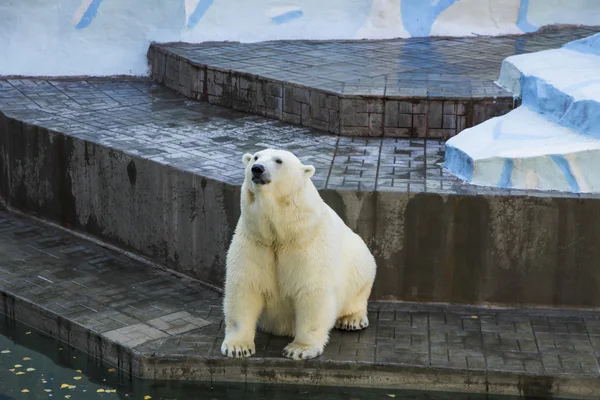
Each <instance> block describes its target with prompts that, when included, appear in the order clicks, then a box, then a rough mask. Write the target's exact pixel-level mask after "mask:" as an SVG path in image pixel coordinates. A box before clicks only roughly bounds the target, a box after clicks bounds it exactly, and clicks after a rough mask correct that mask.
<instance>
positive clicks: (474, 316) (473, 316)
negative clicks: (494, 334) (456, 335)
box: [471, 315, 479, 319]
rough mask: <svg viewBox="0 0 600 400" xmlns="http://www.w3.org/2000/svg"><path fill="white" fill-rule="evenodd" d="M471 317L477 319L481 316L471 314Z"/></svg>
mask: <svg viewBox="0 0 600 400" xmlns="http://www.w3.org/2000/svg"><path fill="white" fill-rule="evenodd" d="M471 318H473V319H477V318H479V317H478V316H477V315H471Z"/></svg>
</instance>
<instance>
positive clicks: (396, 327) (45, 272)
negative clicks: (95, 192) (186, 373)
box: [0, 210, 600, 383]
mask: <svg viewBox="0 0 600 400" xmlns="http://www.w3.org/2000/svg"><path fill="white" fill-rule="evenodd" d="M0 292H1V293H2V296H1V297H0V303H2V304H0V305H2V306H3V307H2V308H0V312H3V313H7V314H9V315H11V316H12V317H14V318H17V319H21V318H23V317H26V315H27V312H28V311H27V310H28V309H21V310H20V314H19V312H15V309H14V302H15V301H16V300H19V301H21V302H24V303H26V304H28V305H29V306H28V307H37V309H39V310H42V311H39V312H41V314H40V315H43V316H44V317H43V318H39V319H33V320H32V321H33V322H32V321H30V322H29V323H30V324H32V325H34V327H35V328H38V329H46V330H47V331H54V329H59V330H60V329H61V328H60V325H61V324H62V326H63V329H64V326H65V322H62V323H61V322H60V321H59V320H60V319H61V318H62V320H63V321H68V324H70V325H72V326H77V327H80V328H81V329H83V330H84V331H85V332H88V333H87V336H88V347H87V348H86V347H85V345H84V346H83V350H87V351H90V348H89V346H90V344H89V343H96V342H95V340H91V339H90V335H96V336H97V337H99V338H101V340H103V341H106V342H109V343H114V344H117V345H118V346H120V349H121V350H120V354H122V353H123V352H128V351H129V352H132V353H131V354H133V355H132V357H135V355H136V354H138V355H140V354H142V355H143V354H146V355H151V358H152V359H153V360H154V362H157V363H158V365H159V366H160V365H161V362H162V361H161V360H163V359H164V360H165V361H164V362H165V365H166V364H167V363H168V362H170V363H175V364H176V365H179V367H180V368H183V367H182V366H185V368H192V367H193V365H195V364H194V362H196V361H193V360H199V359H203V360H213V361H211V363H212V364H210V365H212V367H215V365H219V364H218V363H220V362H223V363H224V364H222V365H221V367H222V368H224V369H225V371H229V372H228V373H229V375H228V379H238V380H239V379H242V380H243V379H244V376H243V373H239V372H236V371H238V369H239V367H240V366H241V365H246V364H245V361H240V360H237V361H231V360H224V358H223V357H222V356H221V355H220V351H219V348H220V344H221V340H222V339H223V322H222V312H221V301H222V299H221V296H220V294H219V293H216V292H214V291H212V290H210V289H207V288H204V287H202V286H201V285H199V284H198V283H195V282H193V281H191V280H189V279H183V278H180V277H178V276H175V275H172V274H170V273H168V272H167V271H163V270H160V269H156V268H152V267H151V266H149V265H145V264H143V263H142V262H140V261H137V260H134V259H131V258H129V257H127V256H126V255H123V254H120V253H117V252H115V251H112V250H108V249H106V248H103V247H100V246H99V245H97V244H94V243H91V242H88V241H86V240H84V239H81V238H79V237H76V236H73V235H72V234H70V233H68V232H66V231H64V230H59V229H57V228H54V227H52V226H50V225H46V224H43V223H41V222H37V221H34V220H32V219H29V218H27V217H23V216H20V215H17V214H13V213H11V212H8V211H5V210H0ZM11 304H13V305H12V306H11ZM11 307H12V308H11ZM44 318H45V319H46V320H47V321H50V322H45V324H46V325H43V326H35V325H36V324H38V325H39V324H42V322H41V321H42V320H44ZM25 319H27V318H25ZM370 320H371V321H372V325H371V326H370V327H369V328H368V329H366V330H363V331H360V332H350V333H348V332H341V331H337V330H334V331H333V332H332V334H331V341H330V343H329V345H328V346H327V348H326V350H325V353H324V354H323V356H322V357H320V359H318V360H317V361H309V362H308V364H306V362H305V364H303V365H304V366H305V367H306V366H313V367H314V366H315V365H317V366H318V365H319V363H321V364H322V368H324V369H325V370H326V369H327V368H329V367H328V366H330V365H338V366H339V365H356V366H361V368H365V369H363V370H362V372H360V371H358V370H352V371H355V372H351V371H350V370H347V371H346V372H345V373H346V374H350V375H352V374H353V373H357V374H358V373H362V374H363V375H364V373H367V374H368V373H369V372H368V371H369V368H371V370H370V371H371V373H375V372H374V371H375V370H376V369H377V368H379V369H381V368H383V371H385V368H392V369H393V368H404V367H406V368H420V369H421V371H422V373H425V374H427V373H428V372H427V371H430V372H429V373H431V374H433V375H432V376H436V377H438V378H436V379H442V378H439V377H440V376H444V375H443V374H444V373H445V372H444V371H446V372H456V373H457V374H459V375H460V374H462V376H467V375H469V374H475V373H482V374H485V376H488V377H489V376H491V375H490V374H503V373H506V374H509V375H510V374H512V375H510V376H519V377H523V376H525V377H540V378H541V377H545V379H550V378H549V377H551V378H552V379H563V380H564V379H570V378H573V377H578V378H585V379H592V381H591V382H597V380H598V379H600V368H599V364H598V363H599V361H600V312H597V311H578V310H562V311H561V310H550V309H492V308H484V307H466V306H452V305H432V304H431V305H430V304H410V303H373V304H371V305H370ZM48 324H54V325H56V324H58V325H59V326H58V328H56V327H51V326H49V325H48ZM70 329H71V330H73V329H74V328H73V327H71V328H70ZM70 335H72V334H70ZM69 337H72V336H69ZM288 341H289V339H287V338H280V337H274V336H270V335H266V334H262V333H259V334H258V336H257V341H256V343H257V355H256V356H255V357H254V358H253V360H258V361H256V362H261V363H263V364H261V365H262V367H263V368H264V367H265V365H267V366H268V365H279V366H281V365H283V366H285V365H287V366H290V365H295V364H293V363H294V362H293V361H290V360H285V359H282V356H281V354H280V353H281V351H282V349H283V347H284V346H285V345H286V344H287V342H288ZM260 360H262V361H260ZM336 362H337V363H340V362H341V363H342V364H335V363H336ZM190 363H191V364H190ZM215 363H217V364H215ZM236 363H237V364H236ZM265 363H266V364H265ZM269 363H274V364H269ZM311 363H312V364H311ZM331 363H333V364H331ZM344 363H345V364H344ZM348 363H350V364H348ZM171 365H173V364H171ZM161 368H163V369H162V370H160V371H162V372H160V374H162V375H160V376H162V377H164V374H165V372H164V371H165V370H164V368H167V367H165V366H164V365H163V366H162V367H161ZM228 368H229V369H228ZM346 369H347V368H346ZM364 371H367V372H364ZM423 371H425V372H423ZM440 371H441V372H440ZM155 373H156V372H155ZM265 373H266V372H265ZM240 374H241V375H240ZM440 374H441V375H440ZM472 376H475V375H472ZM180 378H181V377H180ZM486 379H487V378H486ZM519 379H521V378H519ZM523 379H524V378H523ZM442 380H443V379H442ZM521 380H522V379H521ZM538 383H539V380H538Z"/></svg>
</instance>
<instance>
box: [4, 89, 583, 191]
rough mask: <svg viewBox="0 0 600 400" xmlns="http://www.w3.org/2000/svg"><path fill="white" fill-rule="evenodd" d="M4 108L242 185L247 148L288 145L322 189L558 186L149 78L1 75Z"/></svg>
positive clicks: (433, 147) (408, 142)
mask: <svg viewBox="0 0 600 400" xmlns="http://www.w3.org/2000/svg"><path fill="white" fill-rule="evenodd" d="M0 112H3V113H4V114H5V115H7V116H9V117H11V118H15V119H17V120H20V121H23V122H26V123H28V124H32V125H36V126H42V127H44V128H47V129H52V130H54V131H58V132H60V133H63V134H66V135H70V136H73V137H77V138H80V139H83V140H86V141H90V142H93V143H98V144H101V145H103V146H108V147H111V148H114V149H117V150H120V151H123V152H126V153H128V154H132V155H137V156H139V157H142V158H145V159H149V160H153V161H155V162H158V163H161V164H164V165H169V166H172V167H175V168H178V169H181V170H185V171H190V172H192V173H195V174H200V175H202V176H205V177H208V178H213V179H216V180H219V181H224V182H227V183H231V184H234V185H239V184H241V182H242V180H243V169H242V163H241V156H242V154H243V153H245V152H255V151H258V150H261V149H262V148H265V147H278V148H283V149H286V150H290V151H292V152H294V153H295V154H296V155H298V156H299V157H300V158H301V159H302V161H303V162H305V163H310V164H313V165H314V166H315V167H316V174H315V176H314V178H313V181H314V182H315V185H316V186H317V187H318V188H319V189H347V190H366V191H370V190H378V191H401V192H412V193H422V192H431V193H456V194H467V195H468V194H473V195H476V194H490V193H493V194H515V195H519V194H523V195H534V196H557V195H558V194H556V193H552V192H527V191H515V190H511V191H507V190H504V189H494V188H485V187H476V186H472V185H467V184H464V183H463V182H461V181H459V180H458V179H456V178H455V177H454V176H452V175H451V174H449V173H448V172H445V171H444V170H443V168H442V163H443V161H444V143H443V141H441V140H423V139H402V138H380V137H379V138H366V137H340V136H335V135H331V134H324V133H323V132H317V131H315V130H313V129H310V128H305V127H299V126H292V125H288V124H286V123H283V122H280V121H276V120H272V119H267V118H263V117H259V116H256V115H249V114H246V113H242V112H238V111H233V110H230V109H225V108H222V107H218V106H214V105H211V104H207V103H202V102H197V101H193V100H188V99H185V98H184V97H183V96H181V95H178V94H176V93H173V92H172V91H170V90H169V89H165V88H162V87H160V86H159V85H157V84H154V83H151V82H150V81H148V80H145V79H123V80H118V81H115V80H110V79H88V80H77V81H73V80H64V81H60V80H59V81H48V80H34V79H19V80H16V79H14V80H0ZM560 195H561V196H563V194H560ZM565 195H566V196H569V197H579V195H578V194H565Z"/></svg>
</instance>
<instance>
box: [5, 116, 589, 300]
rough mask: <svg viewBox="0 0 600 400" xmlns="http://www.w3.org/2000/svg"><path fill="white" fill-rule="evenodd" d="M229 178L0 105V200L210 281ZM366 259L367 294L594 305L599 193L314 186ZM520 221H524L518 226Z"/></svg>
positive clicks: (217, 261) (225, 220) (231, 195)
mask: <svg viewBox="0 0 600 400" xmlns="http://www.w3.org/2000/svg"><path fill="white" fill-rule="evenodd" d="M239 195H240V189H239V187H238V186H232V185H228V184H224V183H222V182H219V181H215V180H212V179H207V178H203V177H202V176H199V175H195V174H193V173H190V172H187V171H183V170H178V169H174V168H171V167H167V166H165V165H162V164H160V163H157V162H154V161H150V160H144V159H142V158H138V157H135V156H131V155H128V154H126V153H124V152H121V151H118V150H115V149H111V148H108V147H105V146H102V145H98V144H94V143H91V142H87V141H84V140H82V139H77V138H74V137H70V136H66V135H63V134H60V133H57V132H53V131H51V130H47V129H44V128H40V127H36V126H32V125H28V124H25V123H22V122H20V121H18V120H16V119H14V118H11V117H7V116H5V115H3V114H2V113H0V197H2V198H3V199H4V200H5V201H6V202H7V203H8V204H9V205H10V206H12V207H16V208H19V209H21V210H23V211H25V212H28V213H33V214H36V215H38V216H40V217H42V218H46V219H49V220H52V221H55V222H57V223H60V224H62V225H63V226H65V227H68V228H70V229H75V230H77V231H80V232H85V233H87V234H91V235H94V236H96V237H98V238H100V239H101V240H103V241H106V242H110V243H112V244H114V245H117V246H119V247H121V248H125V249H128V250H131V251H133V252H136V253H138V254H141V255H144V256H146V257H148V258H151V259H153V260H155V261H156V262H158V263H160V264H162V265H166V266H168V267H170V268H172V269H174V270H177V271H179V272H182V273H184V274H187V275H189V276H192V277H195V278H198V279H201V280H203V281H205V282H208V283H211V284H213V285H217V286H221V285H222V283H223V277H224V271H225V255H226V250H227V248H228V246H229V242H230V240H231V237H232V234H233V230H234V228H235V225H236V223H237V219H238V218H239V214H240V209H239ZM321 195H322V196H323V198H324V199H325V201H326V202H327V203H328V204H330V205H331V206H332V207H333V209H334V210H335V211H336V212H337V213H338V214H339V215H340V216H341V217H342V219H343V220H344V221H345V222H346V223H347V224H348V225H349V226H350V227H351V228H352V229H353V230H355V231H356V232H357V233H358V234H360V235H361V236H362V237H363V238H364V239H365V241H366V243H367V244H368V246H369V247H370V248H371V249H372V251H373V253H374V255H375V257H376V259H377V263H378V275H377V279H376V283H375V288H374V291H373V298H374V299H381V300H412V301H430V302H457V303H467V304H486V303H494V304H501V305H546V306H548V305H551V306H579V307H599V306H600V291H599V290H598V287H599V286H600V275H599V274H598V273H597V270H598V263H599V262H600V247H599V246H597V242H598V240H597V238H598V237H600V201H598V200H592V199H583V198H544V197H525V196H492V195H479V196H474V195H445V194H435V193H423V194H417V195H415V194H408V193H403V192H356V191H351V190H346V191H334V190H324V191H321ZM523 221H527V223H523Z"/></svg>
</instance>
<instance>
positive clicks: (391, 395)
mask: <svg viewBox="0 0 600 400" xmlns="http://www.w3.org/2000/svg"><path fill="white" fill-rule="evenodd" d="M387 397H392V398H394V397H396V395H395V394H388V395H387Z"/></svg>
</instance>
